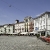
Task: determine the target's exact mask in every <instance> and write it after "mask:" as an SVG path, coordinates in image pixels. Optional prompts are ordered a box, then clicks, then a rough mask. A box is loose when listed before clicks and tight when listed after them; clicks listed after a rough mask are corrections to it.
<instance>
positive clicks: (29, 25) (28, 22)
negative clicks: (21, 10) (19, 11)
mask: <svg viewBox="0 0 50 50" xmlns="http://www.w3.org/2000/svg"><path fill="white" fill-rule="evenodd" d="M24 22H25V32H32V31H33V30H34V21H33V18H32V17H30V16H27V17H25V18H24Z"/></svg>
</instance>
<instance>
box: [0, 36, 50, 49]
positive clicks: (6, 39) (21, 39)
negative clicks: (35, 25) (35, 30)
mask: <svg viewBox="0 0 50 50" xmlns="http://www.w3.org/2000/svg"><path fill="white" fill-rule="evenodd" d="M46 44H47V43H46V42H42V41H41V40H40V39H37V38H36V37H29V36H0V50H50V45H46Z"/></svg>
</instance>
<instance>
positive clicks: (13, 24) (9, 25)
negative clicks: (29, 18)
mask: <svg viewBox="0 0 50 50" xmlns="http://www.w3.org/2000/svg"><path fill="white" fill-rule="evenodd" d="M5 25H7V26H13V25H14V24H4V26H5Z"/></svg>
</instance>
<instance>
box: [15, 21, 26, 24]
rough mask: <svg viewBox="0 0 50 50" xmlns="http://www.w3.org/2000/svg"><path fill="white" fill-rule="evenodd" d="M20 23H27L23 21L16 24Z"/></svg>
mask: <svg viewBox="0 0 50 50" xmlns="http://www.w3.org/2000/svg"><path fill="white" fill-rule="evenodd" d="M20 23H25V22H24V21H21V22H19V23H16V24H20Z"/></svg>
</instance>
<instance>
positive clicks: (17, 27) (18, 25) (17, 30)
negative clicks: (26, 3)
mask: <svg viewBox="0 0 50 50" xmlns="http://www.w3.org/2000/svg"><path fill="white" fill-rule="evenodd" d="M21 32H25V27H24V22H19V20H16V21H15V33H17V34H18V33H21Z"/></svg>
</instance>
